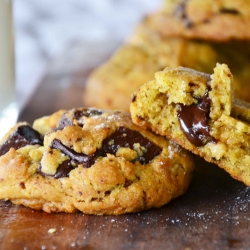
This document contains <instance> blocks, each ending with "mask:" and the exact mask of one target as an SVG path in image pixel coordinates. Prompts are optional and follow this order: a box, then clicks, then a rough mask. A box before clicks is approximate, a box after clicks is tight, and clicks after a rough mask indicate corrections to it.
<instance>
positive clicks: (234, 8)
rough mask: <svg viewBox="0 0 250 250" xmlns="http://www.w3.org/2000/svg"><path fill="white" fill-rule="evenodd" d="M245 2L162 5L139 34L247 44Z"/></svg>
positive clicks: (193, 0)
mask: <svg viewBox="0 0 250 250" xmlns="http://www.w3.org/2000/svg"><path fill="white" fill-rule="evenodd" d="M249 6H250V5H249V1H248V0H237V1H231V0H227V1H226V0H219V1H217V0H216V1H215V0H206V1H200V0H182V1H179V0H177V1H165V6H164V8H163V10H160V11H158V12H156V13H152V14H150V15H148V16H147V18H145V20H144V21H143V22H142V23H141V25H140V26H139V27H138V32H142V33H145V32H146V33H152V32H154V31H155V30H157V31H158V32H159V33H160V34H161V35H162V36H167V37H169V36H178V37H185V38H189V39H203V40H210V41H219V42H222V41H224V42H225V41H228V40H232V39H235V40H247V39H249V38H250V31H249V29H248V26H249V21H250V7H249Z"/></svg>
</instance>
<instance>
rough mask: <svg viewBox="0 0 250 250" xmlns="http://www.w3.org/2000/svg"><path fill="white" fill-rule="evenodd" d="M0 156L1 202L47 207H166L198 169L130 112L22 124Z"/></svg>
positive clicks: (71, 114)
mask: <svg viewBox="0 0 250 250" xmlns="http://www.w3.org/2000/svg"><path fill="white" fill-rule="evenodd" d="M38 131H40V133H39V132H38ZM0 155H1V156H0V180H1V181H0V199H4V200H10V201H11V202H13V203H15V204H18V205H21V204H22V205H24V206H27V207H31V208H33V209H42V210H44V211H46V212H70V213H71V212H75V211H77V210H79V211H82V212H84V213H87V214H97V215H101V214H114V215H115V214H123V213H130V212H136V211H140V210H145V209H150V208H153V207H160V206H163V205H164V204H167V203H168V202H169V201H170V200H172V199H173V198H176V197H178V196H180V195H182V194H184V193H185V192H186V190H187V188H188V185H189V182H190V180H191V176H192V171H193V169H194V161H193V157H192V156H191V155H190V154H189V153H188V152H187V151H185V150H184V149H182V148H181V147H180V146H178V145H176V144H175V143H173V142H171V141H169V140H167V139H165V138H164V137H161V136H157V135H155V134H153V133H151V132H149V131H146V130H143V129H141V128H140V127H138V126H136V125H134V124H133V123H132V121H131V117H130V115H129V114H128V113H124V112H115V111H114V112H111V111H102V110H98V109H85V108H79V109H73V110H69V111H67V112H63V111H59V112H57V113H55V114H53V115H51V116H49V117H42V118H40V119H38V120H36V121H35V122H34V125H33V127H32V126H29V125H28V124H27V123H18V124H17V125H16V126H15V127H14V128H13V129H11V131H10V132H9V133H8V134H7V135H6V137H4V140H3V141H2V142H1V145H0Z"/></svg>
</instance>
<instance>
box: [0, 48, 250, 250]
mask: <svg viewBox="0 0 250 250" xmlns="http://www.w3.org/2000/svg"><path fill="white" fill-rule="evenodd" d="M78 49H79V53H76V54H78V55H79V54H81V53H83V52H81V50H84V49H83V48H81V47H79V48H78ZM68 53H69V54H70V53H71V52H70V51H69V52H68ZM71 56H72V55H71ZM106 56H108V55H106ZM68 57H69V55H65V60H64V61H63V62H62V60H59V61H60V67H59V66H58V59H57V60H55V61H53V62H51V64H50V65H49V67H48V72H47V74H46V75H45V76H44V78H43V79H42V80H41V84H40V85H39V87H38V89H37V91H36V93H35V94H34V95H33V97H32V99H31V100H30V101H29V105H28V106H27V107H26V108H25V109H24V110H23V113H22V114H21V115H20V118H19V119H20V120H28V121H29V122H32V121H33V120H34V119H35V118H37V117H40V116H42V115H48V114H50V113H52V112H54V111H56V110H58V109H60V108H71V107H78V106H82V91H84V81H85V79H86V77H87V76H88V74H89V72H90V71H91V69H93V68H90V67H86V66H84V64H83V65H82V67H79V65H78V69H79V70H73V69H74V67H72V64H71V70H68V69H69V65H68V60H67V58H68ZM104 58H105V57H103V60H104ZM55 68H56V70H55ZM72 68H73V69H72ZM196 163H197V167H196V170H195V172H194V177H193V180H192V183H191V185H190V188H189V190H188V192H187V193H186V194H185V195H184V196H182V197H180V198H178V199H176V200H174V201H172V202H171V203H169V204H168V205H166V206H164V207H162V208H159V209H152V210H149V211H145V212H141V213H136V214H126V215H121V216H91V215H84V214H82V213H75V214H65V213H58V214H48V213H45V212H42V211H35V210H32V209H29V208H25V207H17V206H15V205H12V204H11V203H10V202H4V201H2V202H0V211H1V212H0V249H11V250H12V249H90V250H94V249H109V250H113V249H114V250H115V249H124V250H125V249H183V250H191V249H192V250H193V249H250V238H249V237H248V236H249V233H250V227H249V225H250V207H249V202H250V189H249V187H246V186H245V185H244V184H242V183H240V182H238V181H236V180H234V179H232V178H231V177H230V176H229V174H227V173H226V172H225V171H223V170H222V169H220V168H219V167H217V166H216V165H213V164H209V163H206V162H205V161H204V160H203V159H201V158H199V157H197V158H196ZM49 229H55V230H56V231H55V232H54V233H49V232H48V230H49Z"/></svg>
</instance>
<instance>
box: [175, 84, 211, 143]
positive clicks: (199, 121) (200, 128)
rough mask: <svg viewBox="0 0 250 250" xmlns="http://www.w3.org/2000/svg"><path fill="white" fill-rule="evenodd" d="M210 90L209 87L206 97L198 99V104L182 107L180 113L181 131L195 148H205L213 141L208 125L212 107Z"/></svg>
mask: <svg viewBox="0 0 250 250" xmlns="http://www.w3.org/2000/svg"><path fill="white" fill-rule="evenodd" d="M210 90H211V87H210V86H208V87H207V89H206V92H205V94H204V96H203V97H202V98H200V99H198V103H197V104H192V105H190V106H184V105H180V110H179V111H178V119H179V122H180V126H181V129H182V131H183V132H184V134H185V136H186V138H187V139H188V140H189V141H190V142H191V143H192V144H193V145H195V146H203V145H205V144H206V143H207V142H208V141H211V140H213V138H212V137H211V135H210V131H209V125H208V121H209V113H210V105H211V99H210V98H209V95H208V94H209V91H210Z"/></svg>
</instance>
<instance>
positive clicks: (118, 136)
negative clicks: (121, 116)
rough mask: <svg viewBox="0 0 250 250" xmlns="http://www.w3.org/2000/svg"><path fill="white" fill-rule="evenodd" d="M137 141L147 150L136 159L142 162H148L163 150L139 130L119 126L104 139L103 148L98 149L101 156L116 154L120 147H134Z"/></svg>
mask: <svg viewBox="0 0 250 250" xmlns="http://www.w3.org/2000/svg"><path fill="white" fill-rule="evenodd" d="M136 143H138V144H140V147H144V148H145V152H143V154H142V156H140V157H138V159H136V161H139V162H140V163H141V164H148V163H149V162H150V161H151V160H152V159H153V158H154V157H156V156H157V155H159V154H160V153H161V151H162V148H160V147H159V146H157V145H156V144H154V143H153V142H151V141H149V140H148V139H147V138H145V137H144V136H143V135H141V134H140V133H139V132H138V131H135V130H131V129H128V128H125V127H119V128H118V129H117V131H115V132H114V133H113V134H111V135H110V136H109V137H108V138H106V139H105V140H104V141H103V143H102V148H101V149H99V150H98V154H99V155H100V156H106V155H107V153H109V154H113V155H115V154H116V152H117V151H118V149H119V148H120V147H127V148H130V149H134V145H135V144H136Z"/></svg>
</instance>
